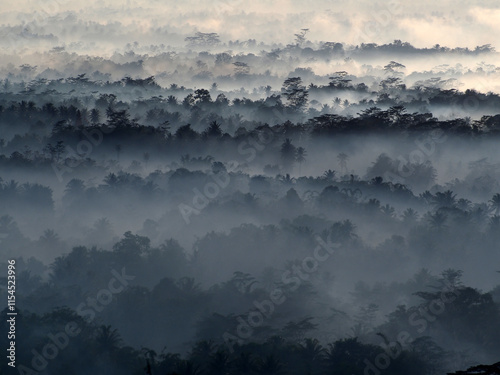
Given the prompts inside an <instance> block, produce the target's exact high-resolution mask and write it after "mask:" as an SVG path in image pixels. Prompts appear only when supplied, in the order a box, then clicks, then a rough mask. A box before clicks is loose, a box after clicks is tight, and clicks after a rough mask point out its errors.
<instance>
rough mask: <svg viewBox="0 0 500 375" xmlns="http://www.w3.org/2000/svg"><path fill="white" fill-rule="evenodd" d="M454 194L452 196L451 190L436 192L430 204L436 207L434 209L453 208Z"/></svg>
mask: <svg viewBox="0 0 500 375" xmlns="http://www.w3.org/2000/svg"><path fill="white" fill-rule="evenodd" d="M456 196H457V195H456V194H453V192H452V191H451V190H446V191H445V192H444V193H441V192H439V191H438V192H437V193H436V194H435V195H434V197H433V198H432V201H431V203H432V204H433V205H434V206H435V207H436V208H441V207H455V205H456V199H455V197H456Z"/></svg>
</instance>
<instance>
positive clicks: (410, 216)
mask: <svg viewBox="0 0 500 375" xmlns="http://www.w3.org/2000/svg"><path fill="white" fill-rule="evenodd" d="M417 220H418V213H417V211H415V210H414V209H413V208H407V209H406V210H405V211H404V212H403V222H405V223H414V222H416V221H417Z"/></svg>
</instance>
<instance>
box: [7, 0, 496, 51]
mask: <svg viewBox="0 0 500 375" xmlns="http://www.w3.org/2000/svg"><path fill="white" fill-rule="evenodd" d="M2 3H3V4H2ZM0 9H1V10H0V25H10V26H15V25H30V26H31V28H32V29H30V31H32V32H33V31H36V32H45V33H46V34H50V33H52V34H53V35H55V36H56V37H58V38H59V39H58V40H59V41H61V42H63V43H71V42H73V43H76V42H78V37H75V34H77V35H80V33H85V28H84V27H85V25H87V26H88V25H94V26H95V25H96V24H97V25H112V32H106V33H104V35H102V38H107V37H110V34H112V36H113V37H118V36H119V35H120V34H121V35H123V36H125V37H126V38H128V37H129V35H128V34H129V33H130V34H132V35H136V36H137V38H138V39H139V38H140V36H141V35H145V36H147V35H150V34H151V33H152V34H154V30H155V29H156V28H162V29H163V30H166V31H167V32H169V33H177V34H181V35H188V34H192V33H193V32H195V31H202V32H216V33H219V34H220V35H221V38H222V39H223V40H225V41H227V40H229V39H233V40H235V39H239V40H247V39H257V41H265V42H270V41H275V42H278V43H284V44H286V43H291V42H292V41H293V34H294V33H296V32H298V31H299V30H300V29H302V28H308V29H309V30H310V31H309V33H308V38H309V39H310V40H311V41H337V42H346V43H352V44H358V43H363V42H365V43H369V42H375V43H379V44H382V43H387V42H391V41H392V40H394V39H401V40H403V41H407V42H410V43H412V44H413V45H415V46H417V47H424V46H432V45H435V44H441V45H446V46H449V47H457V46H461V47H475V46H476V45H484V44H492V45H493V46H495V47H497V49H498V47H499V46H497V45H496V44H497V43H498V35H500V2H499V1H497V0H477V1H474V0H456V1H450V0H444V1H442V0H440V1H436V0H432V1H431V0H421V1H413V0H412V1H407V0H403V1H394V2H392V1H369V0H357V1H356V0H355V1H349V0H338V1H331V0H330V1H325V0H318V1H298V0H277V1H273V2H272V5H269V4H268V1H263V0H253V1H244V0H215V1H194V0H185V1H172V0H163V1H162V0H150V1H144V0H127V1H117V0H98V1H97V0H86V1H85V2H76V1H68V0H19V1H17V2H10V1H9V2H7V1H6V0H0ZM69 12H72V13H69ZM69 14H72V15H73V18H71V19H69V21H67V22H57V18H51V19H48V17H49V16H56V15H57V17H59V18H61V19H64V18H65V17H68V15H69ZM75 17H76V18H75ZM34 19H35V21H36V25H37V27H38V28H37V30H33V23H30V22H32V21H33V20H34ZM67 20H68V18H67ZM78 22H79V26H78V27H77V25H76V24H77V23H78ZM82 27H83V28H82ZM108 27H109V26H108ZM71 29H73V32H74V34H72V33H71V32H70V31H71ZM80 29H81V30H80ZM153 42H156V41H152V43H153ZM165 44H168V41H166V43H165Z"/></svg>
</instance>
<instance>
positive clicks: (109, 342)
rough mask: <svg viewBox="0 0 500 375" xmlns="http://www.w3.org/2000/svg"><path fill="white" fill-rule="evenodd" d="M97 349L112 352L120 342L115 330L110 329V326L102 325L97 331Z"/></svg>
mask: <svg viewBox="0 0 500 375" xmlns="http://www.w3.org/2000/svg"><path fill="white" fill-rule="evenodd" d="M96 341H97V344H98V346H99V349H100V350H102V351H106V352H114V351H115V350H116V349H118V347H119V346H120V343H121V341H122V339H121V337H120V334H119V333H118V330H117V329H112V328H111V326H110V325H107V326H106V325H102V326H100V327H99V329H98V331H97V337H96Z"/></svg>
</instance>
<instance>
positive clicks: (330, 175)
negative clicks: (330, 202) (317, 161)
mask: <svg viewBox="0 0 500 375" xmlns="http://www.w3.org/2000/svg"><path fill="white" fill-rule="evenodd" d="M323 179H325V180H326V181H328V182H330V181H333V180H334V179H335V171H334V170H331V169H329V170H327V171H325V173H323Z"/></svg>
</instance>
